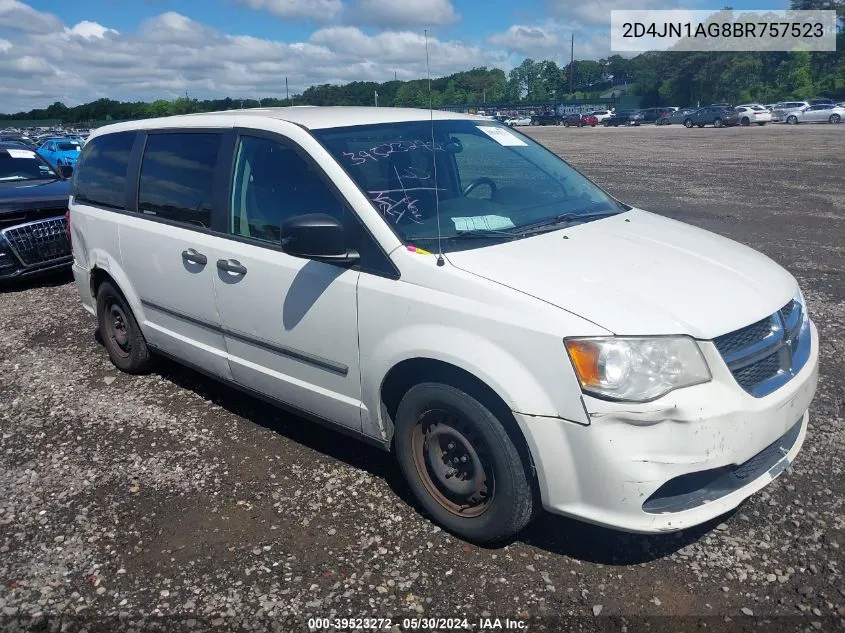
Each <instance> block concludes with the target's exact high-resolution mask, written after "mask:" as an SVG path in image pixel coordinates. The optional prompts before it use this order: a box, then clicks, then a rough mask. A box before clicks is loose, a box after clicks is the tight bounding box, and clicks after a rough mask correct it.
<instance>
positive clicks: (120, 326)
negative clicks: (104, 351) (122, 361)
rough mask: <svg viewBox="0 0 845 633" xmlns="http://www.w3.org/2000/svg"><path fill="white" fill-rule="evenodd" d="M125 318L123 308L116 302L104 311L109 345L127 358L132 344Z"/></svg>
mask: <svg viewBox="0 0 845 633" xmlns="http://www.w3.org/2000/svg"><path fill="white" fill-rule="evenodd" d="M126 323H127V318H126V314H125V313H124V312H123V309H122V308H121V307H120V306H119V305H118V304H116V303H112V304H111V305H109V309H108V312H107V313H106V337H107V338H108V340H109V342H110V343H111V345H110V347H111V348H112V350H114V352H115V353H116V354H118V355H119V356H121V357H122V358H128V357H129V354H130V353H131V352H132V344H131V342H130V339H129V331H128V330H127V325H126Z"/></svg>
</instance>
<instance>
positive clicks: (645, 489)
mask: <svg viewBox="0 0 845 633" xmlns="http://www.w3.org/2000/svg"><path fill="white" fill-rule="evenodd" d="M809 327H810V335H811V339H810V340H811V346H810V356H809V358H808V360H807V362H806V364H805V365H804V367H803V368H802V369H801V371H800V372H798V373H797V374H796V375H795V376H794V377H793V378H792V379H791V380H789V381H788V382H787V383H786V384H785V385H783V386H782V387H780V388H779V389H777V390H776V391H774V392H773V393H771V394H769V395H767V396H765V397H762V398H755V397H753V396H751V395H749V394H748V393H746V392H745V391H743V389H742V388H741V387H739V385H737V383H736V381H735V380H734V378H733V376H732V375H731V373H730V371H729V370H728V368H727V366H726V365H725V364H724V362H723V361H722V359H721V356H720V355H719V352H718V351H717V350H716V349H715V346H713V345H712V343H710V344H707V343H705V344H702V352H703V353H704V355H705V357H706V358H707V361H708V364H709V365H710V367H711V371H712V373H713V380H712V381H711V382H709V383H706V384H703V385H697V386H695V387H688V388H686V389H679V390H677V391H674V392H672V393H669V394H667V395H666V396H664V397H662V398H660V399H658V400H655V401H653V402H649V403H642V404H637V403H618V402H608V401H604V400H599V399H596V398H592V397H589V396H584V404H585V406H586V409H587V412H588V414H589V416H590V421H591V423H590V424H589V425H579V424H576V423H572V422H567V421H564V420H560V419H555V418H542V417H536V416H528V415H523V414H514V415H515V417H516V419H517V422H518V423H519V425H520V427H521V428H522V430H523V432H524V434H525V436H526V439H527V441H528V445H529V449H530V450H531V454H532V458H533V459H534V463H535V466H536V467H537V473H538V481H539V485H540V493H541V497H542V500H543V506H544V507H545V508H546V509H547V510H549V511H551V512H554V513H557V514H563V515H567V516H571V517H574V518H578V519H581V520H584V521H588V522H590V523H595V524H599V525H604V526H608V527H612V528H616V529H621V530H625V531H629V532H640V533H653V532H667V531H674V530H680V529H684V528H688V527H691V526H694V525H698V524H700V523H704V522H705V521H708V520H710V519H713V518H715V517H718V516H720V515H722V514H724V513H726V512H728V511H729V510H732V509H733V508H735V507H736V506H738V505H739V504H740V503H741V502H742V501H743V500H744V499H746V498H747V497H748V496H750V495H751V494H753V493H754V492H756V491H757V490H760V489H761V488H763V487H764V486H766V485H767V484H769V483H770V482H771V481H772V480H773V479H774V478H775V477H777V476H778V475H779V474H780V473H781V472H783V470H785V469H786V467H788V466H789V465H790V464H791V463H792V461H793V460H794V459H795V456H796V455H797V454H798V452H799V451H800V450H801V446H802V444H803V442H804V438H805V437H806V433H807V424H808V420H809V415H808V412H807V410H808V408H809V406H810V402H811V401H812V399H813V396H814V394H815V390H816V383H817V381H818V333H817V331H816V328H815V326H814V325H813V324H812V323H810V324H809ZM796 425H797V426H796ZM790 432H791V434H790ZM777 453H780V455H778V454H777ZM696 474H697V475H696ZM731 477H733V480H731ZM679 478H680V479H679ZM726 478H727V479H726ZM736 479H740V481H738V482H737V481H736ZM669 482H672V483H669ZM696 486H697V487H696ZM644 505H645V507H644Z"/></svg>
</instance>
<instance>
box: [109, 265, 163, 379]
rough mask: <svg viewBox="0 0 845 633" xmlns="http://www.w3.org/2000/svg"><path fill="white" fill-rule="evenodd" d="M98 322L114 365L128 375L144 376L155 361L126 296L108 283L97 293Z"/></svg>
mask: <svg viewBox="0 0 845 633" xmlns="http://www.w3.org/2000/svg"><path fill="white" fill-rule="evenodd" d="M97 322H98V324H99V326H100V336H101V337H102V339H103V344H104V345H105V347H106V351H107V352H108V353H109V358H110V359H111V362H112V363H113V364H114V366H115V367H117V368H118V369H119V370H120V371H123V372H126V373H127V374H144V373H146V372H148V371H149V370H150V369H151V368H152V366H153V364H154V360H155V359H154V358H153V356H152V354H151V353H150V349H149V347H147V341H146V340H145V339H144V334H143V333H142V332H141V328H140V327H139V326H138V321H137V320H135V315H134V314H132V310H131V309H130V308H129V304H128V303H127V302H126V299H125V298H124V296H123V294H122V293H121V292H120V291H119V290H118V289H117V288H115V287H114V286H113V285H112V284H111V283H110V282H108V281H104V282H103V283H102V284H100V288H99V289H98V290H97Z"/></svg>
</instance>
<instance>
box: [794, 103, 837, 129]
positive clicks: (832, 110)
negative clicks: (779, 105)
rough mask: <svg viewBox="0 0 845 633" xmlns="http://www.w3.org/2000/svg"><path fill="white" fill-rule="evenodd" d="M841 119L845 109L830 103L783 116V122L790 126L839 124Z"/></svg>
mask: <svg viewBox="0 0 845 633" xmlns="http://www.w3.org/2000/svg"><path fill="white" fill-rule="evenodd" d="M843 118H845V108H843V107H842V106H837V105H833V104H831V103H820V104H818V105H812V106H804V107H802V108H797V109H795V110H789V111H787V112H785V113H784V114H783V120H784V121H786V122H787V123H789V124H792V125H795V124H796V123H839V122H841V121H842V119H843Z"/></svg>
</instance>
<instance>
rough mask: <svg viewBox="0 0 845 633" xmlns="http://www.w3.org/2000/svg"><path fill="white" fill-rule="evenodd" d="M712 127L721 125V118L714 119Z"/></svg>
mask: <svg viewBox="0 0 845 633" xmlns="http://www.w3.org/2000/svg"><path fill="white" fill-rule="evenodd" d="M713 127H722V119H716V120H715V121H713Z"/></svg>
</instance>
